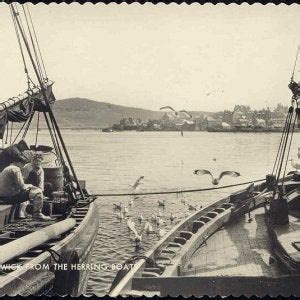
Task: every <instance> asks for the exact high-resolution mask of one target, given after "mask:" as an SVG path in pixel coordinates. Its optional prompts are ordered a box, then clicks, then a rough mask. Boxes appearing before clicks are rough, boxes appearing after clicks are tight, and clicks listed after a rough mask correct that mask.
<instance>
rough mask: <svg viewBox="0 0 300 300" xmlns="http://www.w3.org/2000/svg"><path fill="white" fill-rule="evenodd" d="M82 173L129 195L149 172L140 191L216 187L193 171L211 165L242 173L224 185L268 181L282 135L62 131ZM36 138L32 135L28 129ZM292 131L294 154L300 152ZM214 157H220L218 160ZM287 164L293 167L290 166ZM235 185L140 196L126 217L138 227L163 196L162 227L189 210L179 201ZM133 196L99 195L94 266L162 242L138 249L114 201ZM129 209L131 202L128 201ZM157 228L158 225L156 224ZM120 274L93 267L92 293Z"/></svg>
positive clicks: (210, 196)
mask: <svg viewBox="0 0 300 300" xmlns="http://www.w3.org/2000/svg"><path fill="white" fill-rule="evenodd" d="M62 133H63V137H64V139H65V142H66V144H67V146H68V149H69V153H70V156H71V158H72V161H73V164H74V167H75V169H76V171H77V174H78V177H79V178H82V179H86V181H87V185H88V189H89V190H90V191H92V192H94V193H104V192H105V193H109V192H113V193H116V192H120V193H122V192H131V187H130V185H132V184H133V183H134V182H135V181H136V179H137V178H138V177H140V176H142V175H143V176H144V180H143V181H142V183H143V184H142V185H141V186H140V188H139V191H140V192H142V191H166V190H177V189H179V190H181V189H197V188H204V187H211V179H210V177H209V176H196V175H194V174H193V171H194V170H195V169H208V170H210V171H212V173H213V174H215V175H216V176H217V175H218V174H219V173H220V172H221V171H223V170H234V171H238V172H240V173H241V175H242V176H241V177H237V178H231V177H224V178H223V179H222V181H221V183H220V185H227V184H234V183H239V182H245V181H250V180H255V179H261V178H264V177H265V175H266V174H267V173H271V172H272V167H273V163H274V160H275V156H276V151H277V147H278V144H279V141H280V137H281V134H280V133H217V132H216V133H213V132H212V133H207V132H184V136H183V137H182V136H181V135H180V133H179V132H119V133H118V132H113V133H102V132H100V131H96V130H95V131H92V130H91V131H86V130H82V131H78V130H76V131H75V130H65V131H63V132H62ZM30 135H31V136H32V138H33V134H32V133H31V134H30ZM299 137H300V134H299V133H296V134H295V135H294V142H293V145H292V148H291V155H292V156H294V157H295V156H296V153H297V146H298V143H297V140H298V141H299ZM46 140H47V132H46V130H43V131H41V132H40V135H39V143H40V144H43V143H45V141H46ZM214 159H215V160H214ZM289 169H291V168H290V167H289ZM231 191H233V189H232V188H231V189H226V190H219V191H214V192H211V191H210V192H201V193H189V194H185V196H184V197H183V196H177V195H176V194H174V195H167V196H166V195H164V196H160V195H156V196H141V197H139V199H136V200H134V205H133V207H132V208H129V214H130V215H131V216H132V218H133V220H134V221H135V223H136V227H137V228H138V229H141V228H142V227H143V225H144V221H143V222H142V223H141V224H140V222H139V221H138V216H139V215H140V214H142V215H143V217H144V218H145V219H146V218H150V217H151V215H152V214H153V213H157V212H158V209H159V207H158V202H157V201H158V200H163V199H165V201H166V206H165V209H164V210H162V209H161V212H162V214H163V218H164V220H165V221H166V225H165V226H164V227H163V228H164V230H165V231H167V230H169V229H170V228H172V226H174V224H172V223H171V221H170V220H169V217H170V213H171V212H173V213H174V214H175V215H177V216H178V219H180V218H181V217H183V216H184V215H186V214H188V213H190V212H189V211H188V209H187V206H186V205H185V204H184V203H183V202H182V200H183V198H184V199H185V200H186V201H187V202H188V203H190V204H199V205H201V204H205V203H208V202H209V201H213V200H214V199H217V198H222V197H224V196H226V195H228V193H229V192H231ZM129 200H130V197H105V198H101V199H98V200H97V201H98V204H99V205H98V208H99V215H100V227H99V231H98V236H97V239H96V242H95V246H94V251H93V256H92V263H96V264H103V263H105V264H109V265H110V264H118V263H122V262H124V260H126V259H128V258H130V257H131V256H133V255H136V254H144V253H146V252H147V251H148V250H149V249H150V248H151V247H152V246H153V245H154V244H155V243H156V242H157V241H158V237H157V236H156V235H155V234H152V235H149V236H147V235H145V237H143V239H144V240H143V243H142V248H141V249H139V250H136V249H135V247H134V243H133V241H132V235H129V231H128V228H127V226H126V221H125V220H122V221H120V220H119V219H118V218H117V217H116V214H115V211H114V210H113V203H120V202H122V203H124V204H125V205H127V204H128V201H129ZM127 206H128V205H127ZM154 229H156V226H154ZM115 274H116V271H115V270H106V271H92V272H91V276H90V279H89V283H88V288H87V293H88V294H92V293H94V294H96V295H99V296H101V295H105V294H106V293H107V292H108V290H109V287H110V284H111V282H112V280H113V278H114V276H115Z"/></svg>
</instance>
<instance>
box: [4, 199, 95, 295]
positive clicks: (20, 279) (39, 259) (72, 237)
mask: <svg viewBox="0 0 300 300" xmlns="http://www.w3.org/2000/svg"><path fill="white" fill-rule="evenodd" d="M91 221H94V222H95V221H97V223H98V222H99V220H98V217H97V205H96V204H95V203H91V204H90V205H89V209H88V211H87V212H86V215H85V217H84V218H83V219H82V220H80V223H79V225H78V226H77V227H76V228H75V229H72V230H71V232H70V233H69V234H68V235H67V236H66V237H65V238H63V239H62V240H61V241H58V242H56V245H54V246H52V247H49V249H52V250H54V251H56V252H57V253H58V254H62V253H63V252H65V251H69V250H71V251H72V250H76V244H78V243H79V242H80V240H77V238H78V237H79V236H81V235H83V234H84V233H85V232H86V231H88V230H89V229H90V227H89V226H87V225H89V224H90V222H91ZM95 227H96V226H95ZM96 228H97V229H96V230H95V232H94V233H93V234H92V237H91V241H90V243H89V244H88V247H87V248H86V249H85V250H86V251H84V252H85V253H86V252H89V251H90V250H91V248H92V246H93V243H94V241H95V238H96V235H97V232H98V226H97V227H96ZM77 250H80V249H77ZM79 254H81V255H80V256H81V257H83V255H84V253H79ZM54 263H55V261H54V259H53V257H52V256H51V254H50V253H49V252H42V253H41V254H39V255H38V256H36V257H33V258H32V259H30V260H28V261H27V262H26V263H25V264H24V265H23V266H22V268H20V269H17V270H15V271H12V272H10V273H9V274H7V275H5V276H3V277H2V278H1V277H0V295H4V294H6V292H5V291H15V290H16V289H18V288H20V287H21V289H25V288H26V287H24V286H23V287H22V285H26V280H27V279H28V278H31V277H34V276H35V274H36V273H37V272H39V271H37V270H34V269H32V268H26V266H28V267H30V266H32V265H43V264H45V265H47V264H49V265H50V266H51V265H53V264H54ZM41 271H43V272H45V270H41ZM48 272H51V271H48Z"/></svg>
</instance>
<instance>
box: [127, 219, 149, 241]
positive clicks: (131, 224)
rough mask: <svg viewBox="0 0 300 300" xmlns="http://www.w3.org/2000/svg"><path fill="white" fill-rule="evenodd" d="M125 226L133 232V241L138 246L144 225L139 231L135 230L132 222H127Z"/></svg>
mask: <svg viewBox="0 0 300 300" xmlns="http://www.w3.org/2000/svg"><path fill="white" fill-rule="evenodd" d="M127 226H128V228H129V229H130V230H131V231H132V232H133V234H134V242H135V244H136V246H137V247H138V246H139V244H140V243H141V241H142V238H143V232H144V230H145V227H144V228H143V229H142V230H141V231H140V232H137V230H136V228H135V224H134V222H127Z"/></svg>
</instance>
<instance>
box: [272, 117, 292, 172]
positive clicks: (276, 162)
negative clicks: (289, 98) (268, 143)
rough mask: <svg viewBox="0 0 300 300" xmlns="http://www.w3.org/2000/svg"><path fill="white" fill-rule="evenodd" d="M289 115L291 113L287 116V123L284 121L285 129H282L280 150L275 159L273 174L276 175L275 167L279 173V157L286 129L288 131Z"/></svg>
mask: <svg viewBox="0 0 300 300" xmlns="http://www.w3.org/2000/svg"><path fill="white" fill-rule="evenodd" d="M288 117H289V114H287V115H286V118H285V123H284V127H283V130H282V134H281V139H280V143H279V147H278V150H277V155H276V159H275V162H274V166H273V170H272V175H274V171H275V167H276V174H277V171H278V163H279V157H280V156H281V154H279V153H281V147H282V142H283V137H284V135H285V131H286V127H287V123H288ZM277 160H278V161H277Z"/></svg>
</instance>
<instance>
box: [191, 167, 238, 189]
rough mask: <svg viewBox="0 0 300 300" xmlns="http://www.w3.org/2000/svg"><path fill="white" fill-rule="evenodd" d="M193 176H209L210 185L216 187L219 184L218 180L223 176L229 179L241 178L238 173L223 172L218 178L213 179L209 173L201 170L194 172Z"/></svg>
mask: <svg viewBox="0 0 300 300" xmlns="http://www.w3.org/2000/svg"><path fill="white" fill-rule="evenodd" d="M194 174H195V175H206V174H208V175H210V176H211V178H212V184H213V185H218V184H219V182H220V180H221V178H222V177H223V176H226V175H228V176H231V177H238V176H241V174H240V173H238V172H235V171H223V172H221V174H220V175H219V177H217V178H214V177H213V175H212V174H211V172H210V171H208V170H202V169H201V170H195V171H194Z"/></svg>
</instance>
